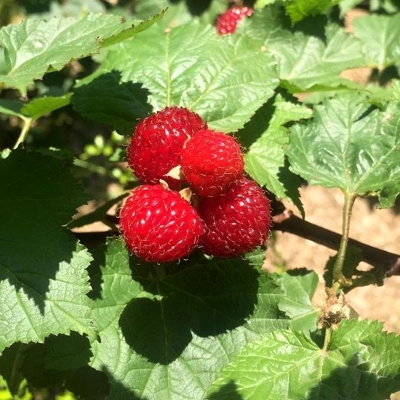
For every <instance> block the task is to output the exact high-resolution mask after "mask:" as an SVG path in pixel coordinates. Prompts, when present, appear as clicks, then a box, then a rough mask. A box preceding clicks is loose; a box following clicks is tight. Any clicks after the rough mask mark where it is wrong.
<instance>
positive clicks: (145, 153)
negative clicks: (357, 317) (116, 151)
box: [128, 106, 207, 189]
mask: <svg viewBox="0 0 400 400" xmlns="http://www.w3.org/2000/svg"><path fill="white" fill-rule="evenodd" d="M206 128H207V124H206V123H205V122H204V121H203V120H202V118H201V117H200V116H199V115H198V114H196V113H194V112H193V111H190V110H188V109H187V108H183V107H178V106H172V107H166V108H164V109H163V110H161V111H158V112H156V113H155V114H152V115H150V116H148V117H146V118H144V119H142V120H141V121H140V122H139V123H138V124H137V126H136V129H135V131H134V133H133V135H132V137H131V140H130V143H129V146H128V163H129V166H130V167H131V168H132V169H133V171H134V173H135V175H136V176H137V177H138V179H139V180H140V181H141V182H142V183H145V184H148V183H155V184H156V183H159V181H160V179H162V180H164V181H166V182H167V183H168V185H169V187H170V188H171V189H177V188H179V186H180V184H181V183H182V182H181V181H180V180H179V179H176V178H174V177H170V176H166V174H167V173H168V172H169V171H170V170H171V169H172V168H174V167H176V166H177V165H178V164H179V162H180V153H181V151H182V148H183V145H184V143H185V142H186V140H187V139H188V138H190V137H191V136H193V135H194V133H195V132H197V131H198V130H200V129H206Z"/></svg>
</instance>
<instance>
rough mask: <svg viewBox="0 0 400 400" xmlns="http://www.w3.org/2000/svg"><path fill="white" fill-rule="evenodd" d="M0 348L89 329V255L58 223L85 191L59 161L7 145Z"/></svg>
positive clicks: (2, 169) (0, 163)
mask: <svg viewBox="0 0 400 400" xmlns="http://www.w3.org/2000/svg"><path fill="white" fill-rule="evenodd" d="M0 180H1V181H2V182H3V190H2V191H1V192H0V221H1V224H0V242H1V246H0V267H1V268H0V315H2V316H3V318H2V320H1V321H0V350H1V349H4V348H5V347H7V346H9V345H10V344H12V343H14V342H18V341H19V342H22V343H28V342H41V341H43V339H44V338H45V337H46V336H48V335H50V334H59V333H63V334H68V333H70V332H71V331H77V332H80V333H89V334H92V328H91V326H90V321H89V315H88V314H89V307H90V302H89V299H88V298H87V296H86V293H87V292H88V291H89V283H88V275H87V272H86V268H87V266H88V264H89V262H90V260H91V257H90V255H89V253H88V252H87V250H86V249H84V248H83V247H82V246H79V245H78V246H77V243H76V240H75V239H74V238H73V237H72V236H71V235H70V234H69V233H68V232H67V231H66V230H65V228H63V227H62V225H63V224H65V223H66V222H68V220H69V219H70V218H71V215H72V214H73V213H74V212H75V209H76V208H77V207H78V206H79V205H81V204H83V203H85V202H86V201H87V197H86V195H85V194H84V193H83V192H82V189H81V188H80V187H79V185H78V184H77V183H76V182H75V181H74V179H73V178H72V176H71V175H70V174H69V173H68V171H67V169H66V165H64V164H63V162H62V161H60V160H57V159H54V158H52V157H48V156H42V155H40V154H38V153H26V152H24V151H21V150H16V151H13V152H12V153H11V154H10V155H9V156H8V157H7V158H6V159H4V160H1V159H0Z"/></svg>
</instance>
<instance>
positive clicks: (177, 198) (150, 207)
mask: <svg viewBox="0 0 400 400" xmlns="http://www.w3.org/2000/svg"><path fill="white" fill-rule="evenodd" d="M120 229H121V231H122V233H123V237H124V239H125V242H126V245H127V247H128V249H129V250H130V251H131V252H132V253H134V254H135V255H136V256H137V257H139V258H141V259H142V260H144V261H148V262H159V263H163V262H168V261H174V260H179V259H181V258H183V257H186V256H187V255H189V254H190V253H191V252H192V250H193V249H194V248H195V247H196V246H197V245H198V243H199V240H200V236H201V235H202V234H203V233H204V225H203V222H202V220H201V219H200V217H199V215H198V213H197V211H196V209H195V208H194V207H193V206H192V205H191V204H190V203H189V202H188V201H187V200H185V199H183V198H182V197H181V195H180V194H179V192H174V191H172V190H169V189H167V188H165V187H163V186H161V185H142V186H138V187H137V188H135V189H134V190H132V192H131V194H130V195H129V197H128V198H127V200H126V202H125V204H124V205H123V207H122V208H121V212H120Z"/></svg>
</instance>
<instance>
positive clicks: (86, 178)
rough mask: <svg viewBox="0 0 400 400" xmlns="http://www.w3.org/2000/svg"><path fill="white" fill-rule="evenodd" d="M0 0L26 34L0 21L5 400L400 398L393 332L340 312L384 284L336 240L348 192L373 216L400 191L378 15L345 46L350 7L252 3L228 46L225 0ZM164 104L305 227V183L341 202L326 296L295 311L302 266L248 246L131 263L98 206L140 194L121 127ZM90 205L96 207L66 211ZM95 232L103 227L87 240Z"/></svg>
mask: <svg viewBox="0 0 400 400" xmlns="http://www.w3.org/2000/svg"><path fill="white" fill-rule="evenodd" d="M11 3H12V2H8V3H7V10H6V11H7V17H4V18H7V19H8V20H10V21H11V20H12V18H13V16H15V15H19V16H20V17H22V21H21V22H19V23H17V24H9V25H7V26H4V27H3V28H1V29H0V46H1V47H0V83H1V88H2V89H3V90H2V93H1V98H0V114H1V119H0V129H1V132H2V133H1V137H0V139H1V140H0V151H1V157H0V181H1V182H2V189H1V190H0V352H1V355H0V374H1V377H2V378H3V379H4V382H5V383H6V384H7V386H8V390H9V391H10V393H11V394H10V395H9V397H11V396H12V395H13V396H18V398H24V396H28V397H29V396H30V394H31V393H30V392H32V391H33V390H36V391H37V390H41V389H43V390H44V391H47V390H50V389H51V388H56V389H57V390H59V391H61V392H65V391H66V390H68V391H71V392H73V393H74V395H75V396H77V397H78V398H88V399H89V398H99V399H104V398H108V399H151V400H153V399H154V400H157V399H163V400H164V399H171V400H176V399H193V400H200V399H244V398H245V399H278V398H279V399H281V398H282V399H286V398H288V399H289V398H290V399H332V400H333V399H335V400H336V399H339V398H340V399H371V400H375V399H376V400H380V399H387V398H389V397H390V395H391V393H392V392H395V391H399V390H400V378H399V377H400V362H399V358H398V353H399V350H400V348H399V346H400V339H399V336H398V335H395V334H387V333H385V332H383V331H382V326H381V325H380V324H379V323H377V322H376V321H358V320H347V317H346V315H345V313H344V312H342V311H343V309H342V308H343V304H342V303H340V301H339V300H340V299H341V297H340V296H339V294H342V293H343V292H347V291H349V290H352V288H353V287H355V286H357V285H367V284H370V283H373V282H375V283H379V284H383V278H384V273H385V270H384V268H387V265H386V264H387V262H386V261H387V260H386V259H384V260H382V261H379V263H378V264H379V266H381V267H382V271H379V275H378V274H372V273H369V271H367V272H366V271H360V270H359V269H358V268H357V267H358V265H359V263H360V262H361V261H362V260H363V254H364V252H362V251H361V250H360V249H358V248H355V247H349V248H348V247H347V243H348V231H349V229H348V228H349V225H350V215H351V206H352V201H351V200H354V198H355V197H357V196H368V195H374V196H378V197H379V206H380V207H391V206H393V205H394V204H395V201H396V199H397V197H398V194H399V193H400V167H399V165H400V147H399V126H400V123H399V121H400V111H399V110H400V103H399V102H400V83H399V80H397V79H396V78H397V77H398V74H399V70H398V68H399V66H400V54H399V48H400V43H399V37H400V32H399V26H400V21H399V12H398V8H396V5H395V4H394V3H392V2H390V1H374V2H371V4H370V11H372V13H371V14H370V15H368V16H365V17H362V18H359V19H357V20H355V22H354V24H353V27H354V33H350V32H349V31H347V30H345V29H344V28H343V20H341V19H342V18H343V16H344V13H345V12H346V10H349V9H351V8H352V7H354V6H355V5H358V4H359V3H360V2H359V1H349V0H345V1H341V2H338V1H336V0H335V1H333V0H329V1H328V0H326V1H319V2H316V1H305V0H295V1H283V0H282V1H274V0H263V1H261V0H259V1H257V2H256V3H255V6H256V11H255V13H254V14H253V15H252V16H251V17H249V18H246V19H245V20H244V21H242V22H241V24H240V25H239V27H238V30H237V32H236V33H235V34H233V35H230V36H218V35H217V33H216V30H215V27H213V26H212V24H213V22H214V19H215V17H216V16H217V15H218V14H220V13H222V12H223V11H224V10H225V8H226V6H227V3H226V2H225V0H209V1H204V2H196V1H192V0H178V1H175V0H170V1H167V0H151V1H147V0H137V1H135V2H134V7H133V2H123V1H121V2H119V5H118V6H116V7H114V6H113V5H112V4H111V2H100V1H98V0H92V1H91V2H81V1H80V0H74V1H71V2H65V3H63V4H61V3H56V2H52V3H51V4H50V2H47V3H43V2H42V3H41V4H40V5H38V4H36V6H35V4H34V3H35V2H26V4H25V6H26V8H25V10H26V12H27V13H28V14H26V15H23V14H21V13H22V12H23V9H22V8H20V7H17V3H16V2H15V3H14V4H11ZM105 3H107V4H106V5H105ZM338 4H339V6H340V7H337V5H338ZM0 7H3V5H0ZM3 8H4V9H5V5H4V7H3ZM0 10H1V8H0ZM374 10H379V11H380V14H379V15H378V14H375V13H374V12H373V11H374ZM30 12H34V13H35V14H34V15H31V14H29V13H30ZM93 12H94V13H93ZM383 12H386V15H383ZM389 13H391V14H390V15H388V14H389ZM67 15H68V16H67ZM356 67H372V68H374V69H375V71H374V73H373V74H372V75H371V79H370V81H369V82H368V85H364V86H363V85H361V84H358V83H355V82H352V81H349V80H347V79H344V78H343V77H342V76H341V74H342V72H343V71H344V70H347V69H352V68H356ZM171 105H179V106H183V107H187V108H189V109H191V110H193V111H195V112H197V113H199V114H200V115H201V117H203V118H204V119H205V121H206V122H207V123H208V125H209V126H210V128H212V129H216V130H221V131H223V132H226V133H228V134H234V135H235V137H236V138H237V140H238V141H239V142H240V144H241V145H242V148H243V152H244V154H245V155H244V157H245V169H246V173H247V174H248V175H250V176H251V177H252V178H253V179H254V180H255V181H257V182H258V183H259V184H260V185H261V186H263V187H264V188H265V189H266V190H267V191H268V192H270V194H271V197H276V198H277V200H278V201H279V200H281V199H285V200H288V201H289V202H292V203H293V204H294V205H295V206H296V207H297V208H298V209H299V210H300V211H301V212H302V213H303V216H304V210H303V207H302V202H301V197H300V194H299V190H298V189H299V187H300V185H301V183H302V182H303V181H302V179H303V180H306V181H307V183H308V184H309V185H321V186H324V187H327V188H339V189H341V191H342V192H343V194H344V197H345V199H346V204H345V208H344V217H343V234H342V239H341V243H340V246H338V247H337V250H338V254H337V255H336V256H335V257H332V258H331V259H330V260H328V262H327V265H326V271H325V275H324V279H325V288H326V289H328V293H329V296H328V297H327V299H326V302H325V303H324V304H317V305H315V304H314V302H313V301H312V298H313V295H314V293H315V291H316V289H317V285H318V284H319V278H318V276H317V274H316V273H314V272H312V271H307V270H306V269H298V268H296V267H301V266H296V265H295V266H293V267H295V269H293V270H290V271H286V272H281V273H280V274H272V273H267V272H266V271H264V270H263V268H262V266H263V262H264V257H265V249H264V248H261V249H259V250H257V251H254V252H253V253H251V254H246V255H244V256H242V257H238V258H232V259H217V258H209V257H205V256H204V255H203V254H202V252H201V249H198V250H196V251H195V252H194V253H193V254H192V255H191V256H190V257H189V258H188V259H185V260H180V262H176V263H169V264H166V265H156V264H148V263H143V262H141V260H139V259H137V258H136V257H135V256H133V255H130V254H129V253H128V251H127V249H126V247H125V244H124V241H123V240H122V238H121V237H120V236H119V233H118V225H117V223H118V220H117V217H118V211H115V210H117V209H118V207H119V206H120V204H121V202H122V201H123V199H124V198H125V196H126V195H127V190H129V189H131V188H132V187H133V186H135V185H136V184H137V182H136V181H135V179H134V178H133V177H132V172H131V171H130V170H129V169H127V168H126V165H125V164H126V163H124V161H126V157H125V150H126V143H127V140H128V137H125V136H122V135H126V136H128V135H131V134H132V132H133V130H134V128H135V125H136V124H137V122H138V121H139V120H140V119H142V118H144V117H146V116H147V115H149V114H150V113H152V112H155V111H158V110H160V109H163V108H164V107H166V106H171ZM43 117H46V118H43ZM111 129H114V130H115V131H114V132H111ZM60 136H61V137H63V139H64V140H63V141H61V142H56V141H55V139H54V137H60ZM54 143H56V146H55V145H54ZM54 147H56V149H55V148H54ZM55 150H59V151H55ZM104 192H105V193H104ZM88 193H91V195H89V194H88ZM93 197H94V198H93ZM89 200H95V201H94V202H93V203H94V204H95V207H94V209H93V208H92V209H90V210H89V211H87V212H84V213H83V214H82V212H81V214H80V215H79V216H77V217H75V218H74V219H72V217H73V216H74V214H75V213H76V209H77V208H78V207H80V206H84V205H85V204H86V203H87V202H88V201H89ZM274 205H275V203H274ZM275 211H276V213H277V214H279V212H280V210H279V208H278V207H277V209H276V210H275V209H274V212H275ZM110 213H112V215H110ZM280 216H281V215H280ZM280 216H278V217H280ZM100 223H101V224H102V225H100V226H101V229H107V228H110V230H109V231H108V232H102V231H96V229H97V228H93V229H94V231H93V230H91V227H92V226H96V227H98V226H99V224H100ZM284 223H285V222H284ZM284 223H283V224H284ZM92 224H94V225H92ZM289 226H290V225H289ZM104 227H105V228H104ZM297 234H300V235H301V233H299V232H297ZM106 236H116V237H113V238H107V240H106ZM304 237H307V235H306V234H304ZM375 250H377V249H375ZM385 265H386V267H385ZM386 270H387V269H386ZM336 328H337V329H336ZM44 393H46V392H43V393H42V396H43V397H45V394H44ZM65 393H69V392H65ZM15 398H17V397H15Z"/></svg>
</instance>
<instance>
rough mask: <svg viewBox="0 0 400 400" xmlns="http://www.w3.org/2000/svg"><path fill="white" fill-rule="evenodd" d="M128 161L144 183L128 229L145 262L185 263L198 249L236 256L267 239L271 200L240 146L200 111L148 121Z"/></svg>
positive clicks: (134, 194) (133, 196)
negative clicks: (246, 170) (248, 171)
mask: <svg viewBox="0 0 400 400" xmlns="http://www.w3.org/2000/svg"><path fill="white" fill-rule="evenodd" d="M128 161H129V165H130V167H131V168H132V169H133V171H134V173H135V175H136V176H137V177H138V179H139V180H140V181H141V183H142V185H141V186H138V187H136V188H135V189H133V190H132V191H131V193H130V195H129V196H128V198H127V200H126V202H125V203H124V205H123V207H122V208H121V210H120V229H121V231H122V233H123V237H124V239H125V242H126V245H127V247H128V249H129V250H130V251H131V252H132V253H134V254H135V255H136V256H138V257H139V258H141V259H143V260H144V261H148V262H157V263H162V262H169V261H174V260H179V259H181V258H184V257H186V256H188V255H189V254H190V253H191V252H192V251H193V250H194V249H195V248H196V247H200V248H201V249H202V250H203V252H204V253H205V254H208V255H211V256H216V257H233V256H237V255H240V254H243V253H245V252H248V251H251V250H253V249H254V248H256V247H258V246H260V245H262V244H263V243H264V242H265V240H266V239H267V236H268V233H269V229H270V202H269V200H268V198H267V197H266V196H265V194H264V192H263V190H262V189H261V187H260V186H258V185H257V183H255V182H254V181H252V180H250V179H248V178H246V177H245V176H244V174H243V165H244V163H243V155H242V152H241V148H240V146H239V144H238V143H237V142H236V140H235V139H234V138H233V137H232V136H230V135H228V134H225V133H222V132H217V131H214V130H211V129H209V128H208V126H207V124H206V123H205V122H204V121H203V120H202V118H201V117H200V116H199V115H198V114H196V113H194V112H192V111H190V110H188V109H186V108H182V107H177V106H173V107H167V108H164V109H163V110H161V111H159V112H157V113H155V114H152V115H150V116H149V117H147V118H144V119H143V120H141V121H140V122H139V123H138V125H137V127H136V129H135V132H134V133H133V135H132V138H131V140H130V143H129V147H128Z"/></svg>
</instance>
